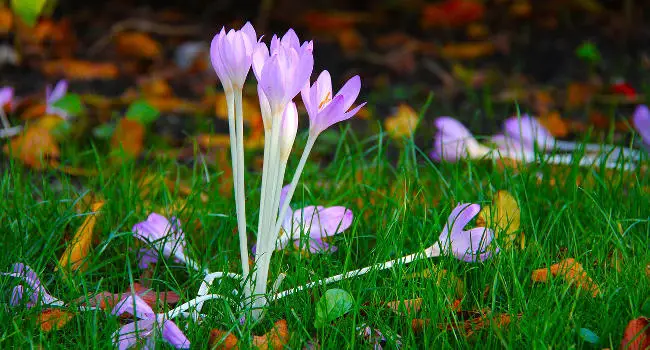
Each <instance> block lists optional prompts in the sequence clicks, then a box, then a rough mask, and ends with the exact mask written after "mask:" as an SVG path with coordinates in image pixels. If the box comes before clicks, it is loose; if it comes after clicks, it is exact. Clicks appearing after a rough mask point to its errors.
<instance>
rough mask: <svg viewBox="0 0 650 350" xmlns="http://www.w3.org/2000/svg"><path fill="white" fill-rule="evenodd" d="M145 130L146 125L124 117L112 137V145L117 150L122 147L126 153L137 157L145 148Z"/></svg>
mask: <svg viewBox="0 0 650 350" xmlns="http://www.w3.org/2000/svg"><path fill="white" fill-rule="evenodd" d="M144 131H145V130H144V126H143V125H142V124H140V123H139V122H137V121H135V120H131V119H127V118H122V119H120V121H119V122H118V123H117V127H116V128H115V132H114V133H113V137H112V138H111V147H112V148H113V149H115V150H119V149H120V148H121V149H122V150H124V154H125V155H127V156H128V157H131V158H136V157H138V156H139V155H140V153H141V152H142V150H143V148H144Z"/></svg>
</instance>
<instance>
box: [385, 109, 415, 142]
mask: <svg viewBox="0 0 650 350" xmlns="http://www.w3.org/2000/svg"><path fill="white" fill-rule="evenodd" d="M418 122H419V118H418V115H417V113H416V112H415V110H414V109H413V108H411V106H409V105H407V104H401V105H400V106H399V107H398V108H397V112H396V113H395V114H393V115H392V116H390V117H388V118H386V120H385V121H384V128H385V129H386V131H387V132H388V135H389V136H390V137H392V138H394V139H398V140H399V139H402V138H403V137H410V136H411V135H413V133H414V132H415V129H416V128H417V126H418Z"/></svg>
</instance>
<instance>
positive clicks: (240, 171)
mask: <svg viewBox="0 0 650 350" xmlns="http://www.w3.org/2000/svg"><path fill="white" fill-rule="evenodd" d="M234 107H235V122H236V129H237V130H236V134H235V135H236V142H237V144H236V157H237V163H236V164H235V163H234V162H233V177H235V176H236V178H237V181H235V182H234V185H235V203H236V204H235V206H236V209H237V231H238V233H239V254H240V256H241V264H242V275H243V276H248V274H249V271H250V270H249V267H248V237H247V234H246V198H245V193H244V191H245V186H244V115H243V107H242V88H241V87H237V88H236V89H235V92H234ZM229 112H230V111H229ZM228 119H229V120H230V119H231V118H230V117H229V118H228ZM233 131H234V130H231V135H232V132H233ZM231 142H232V138H231ZM230 149H231V150H233V147H232V145H231V147H230ZM235 166H236V167H237V172H234V167H235ZM243 289H244V295H245V296H247V297H248V296H250V286H249V285H248V283H244V287H243Z"/></svg>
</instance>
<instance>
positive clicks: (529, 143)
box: [503, 114, 555, 151]
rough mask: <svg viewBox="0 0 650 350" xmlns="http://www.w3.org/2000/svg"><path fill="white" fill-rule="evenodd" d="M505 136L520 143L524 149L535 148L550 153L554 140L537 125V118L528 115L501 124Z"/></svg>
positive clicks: (509, 119)
mask: <svg viewBox="0 0 650 350" xmlns="http://www.w3.org/2000/svg"><path fill="white" fill-rule="evenodd" d="M503 130H504V133H505V136H506V137H508V138H511V139H513V140H514V141H516V142H517V143H521V144H522V145H523V146H524V147H525V148H526V149H530V150H534V149H535V146H537V147H538V148H539V149H540V150H542V151H552V150H553V147H554V144H555V138H554V137H553V135H551V133H550V132H549V131H548V130H547V129H546V128H545V127H544V126H542V124H540V123H539V121H538V120H537V118H533V117H531V116H529V115H528V114H524V115H522V116H521V117H517V116H515V117H510V118H508V119H506V121H505V122H503Z"/></svg>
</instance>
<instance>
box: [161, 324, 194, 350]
mask: <svg viewBox="0 0 650 350" xmlns="http://www.w3.org/2000/svg"><path fill="white" fill-rule="evenodd" d="M162 337H163V339H165V340H166V341H167V342H168V343H169V344H171V345H172V346H173V347H175V348H176V349H189V348H190V341H189V340H188V339H187V337H186V336H185V334H183V331H181V330H180V328H178V326H177V325H176V324H175V323H174V322H172V321H170V320H165V321H163V327H162Z"/></svg>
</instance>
